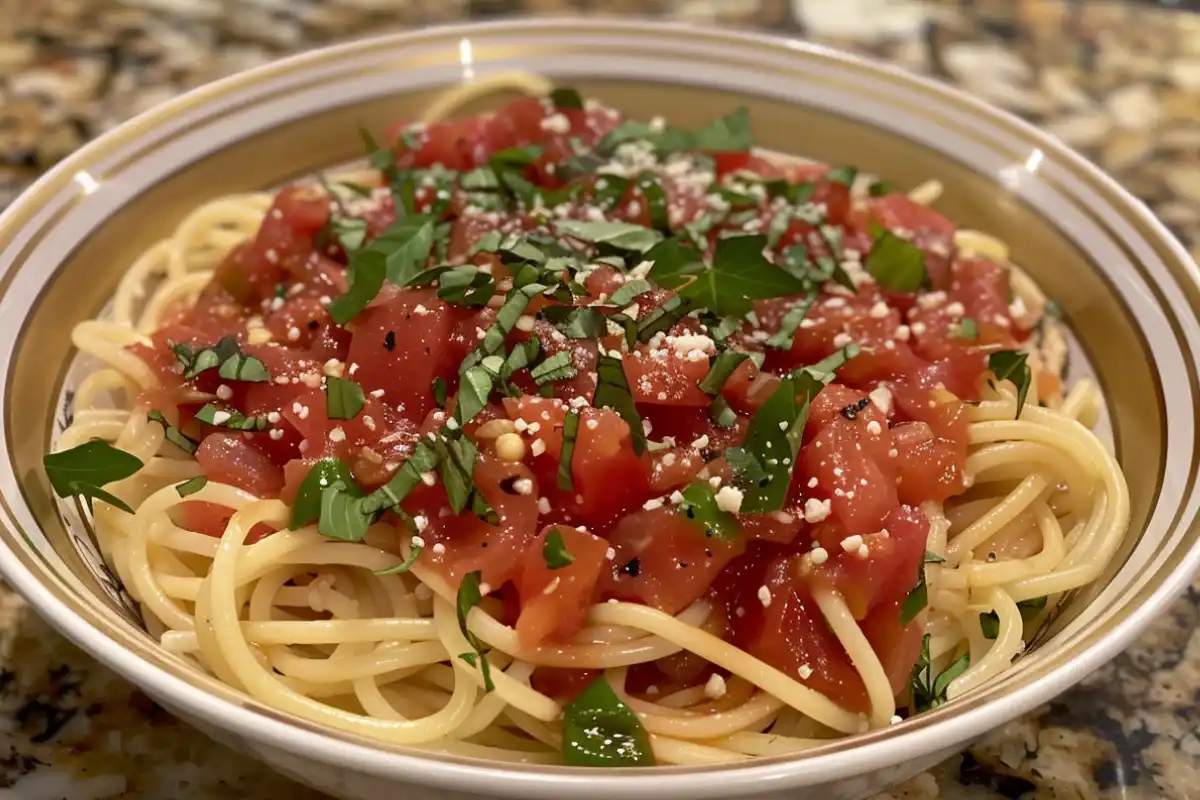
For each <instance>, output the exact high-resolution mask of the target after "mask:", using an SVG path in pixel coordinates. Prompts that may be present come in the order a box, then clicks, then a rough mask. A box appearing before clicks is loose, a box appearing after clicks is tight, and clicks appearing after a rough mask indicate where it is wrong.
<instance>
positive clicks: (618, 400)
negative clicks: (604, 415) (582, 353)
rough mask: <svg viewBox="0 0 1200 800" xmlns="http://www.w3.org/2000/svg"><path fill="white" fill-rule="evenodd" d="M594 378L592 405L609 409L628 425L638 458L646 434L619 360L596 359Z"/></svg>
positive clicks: (604, 356)
mask: <svg viewBox="0 0 1200 800" xmlns="http://www.w3.org/2000/svg"><path fill="white" fill-rule="evenodd" d="M596 376H597V383H596V394H595V396H594V397H593V398H592V405H593V406H595V407H596V408H611V409H612V410H614V411H616V412H617V413H618V414H620V415H621V418H622V419H623V420H625V422H626V423H627V424H628V425H629V436H630V438H631V439H632V441H633V451H634V452H635V453H637V454H638V455H639V456H640V455H641V454H642V453H643V452H644V451H645V450H646V432H645V430H643V429H642V417H641V415H640V414H638V410H637V406H636V405H635V404H634V402H633V395H632V394H631V393H630V391H629V381H628V380H626V379H625V370H624V369H622V368H621V360H620V359H619V358H613V357H612V356H609V355H601V356H600V357H599V358H598V359H596Z"/></svg>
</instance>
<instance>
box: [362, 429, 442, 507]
mask: <svg viewBox="0 0 1200 800" xmlns="http://www.w3.org/2000/svg"><path fill="white" fill-rule="evenodd" d="M438 461H439V455H438V452H437V450H435V449H434V448H433V447H431V446H430V444H429V442H428V440H426V439H423V438H422V439H420V440H418V441H417V444H416V446H415V447H414V448H413V451H412V455H410V456H409V457H408V459H407V460H406V461H405V462H404V463H403V464H402V465H401V466H400V469H399V471H397V472H396V474H395V475H394V476H393V477H392V479H391V480H390V481H388V482H387V483H386V484H384V485H383V486H380V487H379V488H378V489H376V490H375V491H373V492H371V494H369V495H368V496H367V497H366V498H365V499H364V501H363V506H364V510H369V511H379V510H382V509H385V508H392V507H394V506H398V505H400V503H401V501H403V500H404V498H405V497H407V496H408V493H409V492H411V491H412V490H413V488H414V487H416V485H417V484H419V483H421V477H422V476H423V475H424V474H425V473H427V472H430V471H432V470H433V469H434V468H435V467H437V465H438Z"/></svg>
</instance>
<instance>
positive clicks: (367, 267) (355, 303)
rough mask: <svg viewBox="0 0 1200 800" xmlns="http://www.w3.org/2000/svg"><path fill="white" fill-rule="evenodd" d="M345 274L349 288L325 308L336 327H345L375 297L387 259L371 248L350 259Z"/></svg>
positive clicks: (385, 268)
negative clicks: (337, 325)
mask: <svg viewBox="0 0 1200 800" xmlns="http://www.w3.org/2000/svg"><path fill="white" fill-rule="evenodd" d="M346 274H347V279H348V280H349V282H350V286H349V288H348V289H347V290H346V293H345V294H342V295H340V296H338V297H336V298H334V300H333V302H332V303H330V304H329V305H328V306H327V310H328V311H329V316H330V317H332V318H333V321H334V322H336V323H337V324H339V325H345V324H346V323H347V322H349V321H350V320H352V319H354V318H355V317H356V316H358V313H359V312H360V311H362V310H363V309H364V308H366V307H367V304H368V303H370V302H371V301H372V300H374V299H375V295H377V294H379V290H380V289H381V288H383V280H384V278H386V277H387V256H386V255H385V254H384V253H381V252H379V251H378V250H372V249H371V248H364V249H362V250H357V251H355V252H354V254H353V255H352V256H351V257H350V265H349V267H348V268H347V271H346Z"/></svg>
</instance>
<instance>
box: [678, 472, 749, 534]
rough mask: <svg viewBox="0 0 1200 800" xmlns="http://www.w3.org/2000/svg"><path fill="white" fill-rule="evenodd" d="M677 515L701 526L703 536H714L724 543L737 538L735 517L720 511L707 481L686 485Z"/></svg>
mask: <svg viewBox="0 0 1200 800" xmlns="http://www.w3.org/2000/svg"><path fill="white" fill-rule="evenodd" d="M679 513H681V514H683V515H684V516H685V517H687V518H688V519H690V520H694V521H695V522H698V523H700V524H701V525H703V526H704V535H705V536H715V537H717V538H718V539H724V540H726V541H732V540H735V539H737V538H738V535H739V528H738V522H737V517H735V516H733V514H731V513H730V512H728V511H722V510H721V508H720V507H719V506H718V505H717V498H716V495H715V494H714V493H713V489H712V487H711V486H709V485H708V482H707V481H695V482H693V483H689V484H688V485H687V487H686V488H685V489H684V490H683V502H682V503H680V504H679Z"/></svg>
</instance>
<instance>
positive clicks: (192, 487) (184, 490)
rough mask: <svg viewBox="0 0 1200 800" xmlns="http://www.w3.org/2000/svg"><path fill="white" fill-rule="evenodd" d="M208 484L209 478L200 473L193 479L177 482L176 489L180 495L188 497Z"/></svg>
mask: <svg viewBox="0 0 1200 800" xmlns="http://www.w3.org/2000/svg"><path fill="white" fill-rule="evenodd" d="M207 484H208V478H206V477H204V476H203V475H199V476H197V477H195V478H192V479H191V480H187V481H184V482H183V483H180V484H176V486H175V491H176V492H178V493H179V496H180V497H187V496H188V495H189V494H195V493H196V492H198V491H200V490H201V489H203V488H204V487H205V486H206V485H207Z"/></svg>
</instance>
